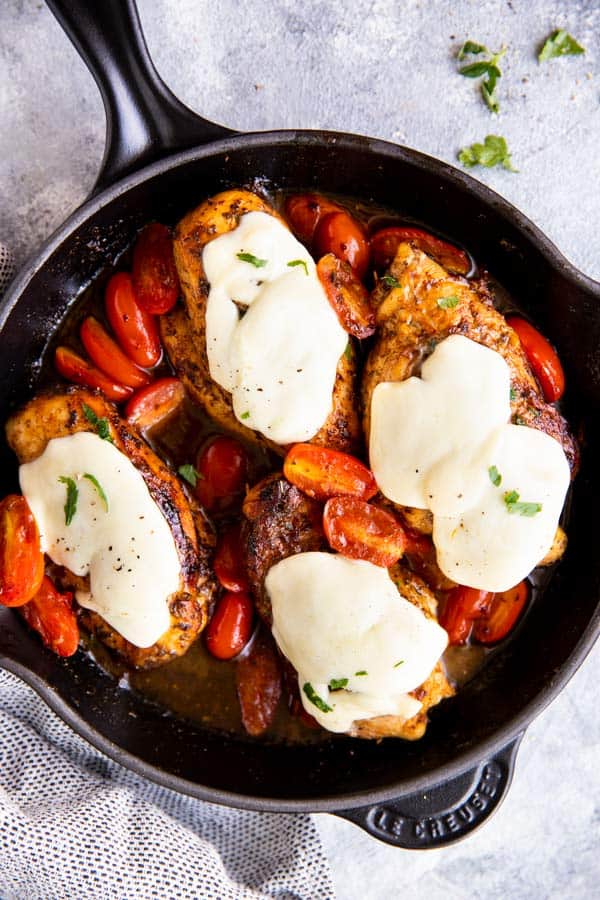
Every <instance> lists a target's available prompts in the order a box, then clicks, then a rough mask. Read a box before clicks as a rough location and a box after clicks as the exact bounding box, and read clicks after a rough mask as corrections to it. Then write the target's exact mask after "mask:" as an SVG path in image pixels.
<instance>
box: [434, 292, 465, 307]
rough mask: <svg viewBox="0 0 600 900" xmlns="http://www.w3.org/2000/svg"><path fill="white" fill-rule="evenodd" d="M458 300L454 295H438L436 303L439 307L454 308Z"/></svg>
mask: <svg viewBox="0 0 600 900" xmlns="http://www.w3.org/2000/svg"><path fill="white" fill-rule="evenodd" d="M459 302H460V301H459V299H458V297H456V296H454V295H453V296H452V297H438V301H437V305H438V306H439V308H440V309H454V307H455V306H458V304H459Z"/></svg>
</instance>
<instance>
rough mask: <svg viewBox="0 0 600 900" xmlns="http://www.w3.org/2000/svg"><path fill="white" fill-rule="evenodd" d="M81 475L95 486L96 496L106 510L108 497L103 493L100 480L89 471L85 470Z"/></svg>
mask: <svg viewBox="0 0 600 900" xmlns="http://www.w3.org/2000/svg"><path fill="white" fill-rule="evenodd" d="M83 477H84V478H87V480H88V481H89V482H91V483H92V484H93V486H94V487H95V489H96V491H97V493H98V496H99V497H100V499H101V500H102V502H103V503H104V508H105V510H106V512H108V497H107V496H106V494H105V493H104V490H103V488H102V485H101V484H100V482H99V481H98V479H97V478H96V477H95V475H90V473H89V472H86V473H85V474H84V476H83ZM67 524H68V523H67Z"/></svg>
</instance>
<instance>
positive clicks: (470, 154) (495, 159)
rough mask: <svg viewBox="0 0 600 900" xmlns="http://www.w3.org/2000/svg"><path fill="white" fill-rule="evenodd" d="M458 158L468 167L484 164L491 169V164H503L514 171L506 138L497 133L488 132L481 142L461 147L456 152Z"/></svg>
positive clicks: (510, 170)
mask: <svg viewBox="0 0 600 900" xmlns="http://www.w3.org/2000/svg"><path fill="white" fill-rule="evenodd" d="M458 159H459V160H460V162H461V163H462V164H463V166H466V167H467V168H468V169H470V168H472V167H473V166H485V167H486V168H488V169H491V168H492V167H493V166H503V167H504V168H505V169H508V171H509V172H516V171H517V169H514V168H513V165H512V162H511V159H510V153H509V152H508V147H507V144H506V140H505V139H504V138H503V137H501V136H500V135H498V134H488V135H487V137H486V138H485V140H484V142H483V144H478V143H477V144H471V146H470V147H463V149H462V150H461V151H460V153H459V154H458Z"/></svg>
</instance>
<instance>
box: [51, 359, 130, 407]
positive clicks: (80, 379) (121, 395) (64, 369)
mask: <svg viewBox="0 0 600 900" xmlns="http://www.w3.org/2000/svg"><path fill="white" fill-rule="evenodd" d="M54 365H55V366H56V368H57V370H58V372H59V373H60V374H61V375H62V376H63V378H66V379H67V381H72V382H73V383H74V384H83V385H85V387H89V388H94V389H98V390H100V391H102V393H103V394H104V396H105V397H108V399H109V400H114V401H115V403H120V402H121V401H122V400H126V399H127V397H130V396H131V395H132V394H133V388H131V387H127V386H126V385H124V384H121V383H120V382H117V381H113V379H112V378H109V377H108V375H105V374H104V372H101V371H100V369H96V368H95V366H92V365H91V364H90V363H89V362H88V361H87V359H83V357H82V356H79V355H78V354H77V353H75V352H74V351H73V350H71V349H69V347H57V348H56V353H55V354H54Z"/></svg>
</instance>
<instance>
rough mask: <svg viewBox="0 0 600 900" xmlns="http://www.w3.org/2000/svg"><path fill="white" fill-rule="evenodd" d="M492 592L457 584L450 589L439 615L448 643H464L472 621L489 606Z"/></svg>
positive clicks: (469, 632)
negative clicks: (457, 585)
mask: <svg viewBox="0 0 600 900" xmlns="http://www.w3.org/2000/svg"><path fill="white" fill-rule="evenodd" d="M493 596H494V595H493V594H492V593H490V591H478V590H476V589H475V588H470V587H465V586H464V585H459V587H456V588H454V590H452V591H450V592H449V594H448V596H447V597H446V601H445V603H444V604H443V607H442V610H441V612H440V615H439V622H440V625H441V626H442V628H445V629H446V631H447V632H448V642H449V643H450V644H464V643H466V641H467V639H468V637H469V635H470V634H471V629H472V627H473V622H474V621H475V619H477V618H479V616H481V615H483V614H484V613H485V612H487V610H488V609H489V608H490V604H491V602H492V598H493Z"/></svg>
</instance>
